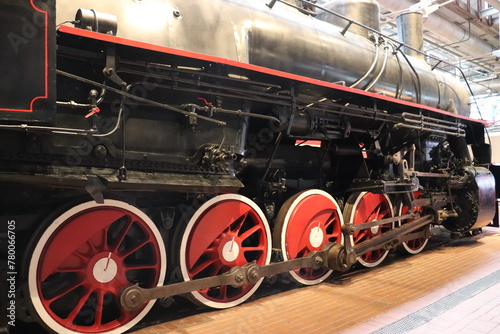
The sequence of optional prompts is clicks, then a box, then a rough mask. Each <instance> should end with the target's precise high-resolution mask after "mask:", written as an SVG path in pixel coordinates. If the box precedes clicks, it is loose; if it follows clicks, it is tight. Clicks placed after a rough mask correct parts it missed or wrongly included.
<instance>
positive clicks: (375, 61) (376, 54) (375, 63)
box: [349, 37, 380, 88]
mask: <svg viewBox="0 0 500 334" xmlns="http://www.w3.org/2000/svg"><path fill="white" fill-rule="evenodd" d="M379 54H380V51H379V42H378V38H377V37H375V58H374V59H373V62H372V65H371V66H370V68H369V69H368V71H366V73H365V74H364V75H363V76H362V77H361V78H359V79H358V80H356V82H355V83H353V84H352V85H351V86H349V88H355V87H356V86H357V85H359V83H360V82H361V81H363V80H365V79H366V78H367V77H368V76H369V75H370V74H371V73H372V71H373V69H374V68H375V66H376V65H377V63H378V56H379Z"/></svg>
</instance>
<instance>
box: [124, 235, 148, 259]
mask: <svg viewBox="0 0 500 334" xmlns="http://www.w3.org/2000/svg"><path fill="white" fill-rule="evenodd" d="M150 242H151V240H149V239H146V240H143V241H142V242H140V243H139V244H137V245H135V246H133V247H132V248H130V249H129V250H127V251H125V252H124V253H120V256H121V257H123V258H127V257H128V256H129V255H130V254H133V253H135V252H137V251H138V250H139V249H141V248H142V247H144V246H146V245H147V244H149V243H150Z"/></svg>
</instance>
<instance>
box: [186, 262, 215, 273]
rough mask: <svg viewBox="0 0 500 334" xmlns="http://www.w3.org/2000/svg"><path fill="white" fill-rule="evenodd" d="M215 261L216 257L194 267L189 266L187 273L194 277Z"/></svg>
mask: <svg viewBox="0 0 500 334" xmlns="http://www.w3.org/2000/svg"><path fill="white" fill-rule="evenodd" d="M216 261H217V260H216V259H210V260H207V261H205V262H203V263H201V264H199V265H198V266H196V268H191V269H190V270H189V273H190V275H191V276H192V277H196V275H198V274H199V273H200V272H202V271H203V270H205V269H207V268H208V267H209V266H210V265H213V264H214V263H215V262H216Z"/></svg>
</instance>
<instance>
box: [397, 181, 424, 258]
mask: <svg viewBox="0 0 500 334" xmlns="http://www.w3.org/2000/svg"><path fill="white" fill-rule="evenodd" d="M421 193H422V192H421V191H417V192H414V193H413V196H414V198H415V199H417V198H419V197H420V195H421ZM396 210H397V212H398V216H402V215H405V214H407V213H409V212H408V210H409V207H408V206H407V205H405V204H404V203H403V199H402V198H399V199H398V200H397V204H396ZM423 210H424V208H423V207H421V206H415V207H414V208H413V213H415V214H417V215H419V216H421V215H422V212H423ZM411 221H412V219H405V220H403V221H397V222H396V225H397V226H401V225H402V224H405V223H409V222H411ZM426 228H428V225H427V226H424V227H422V228H420V229H418V230H417V231H422V230H425V229H426ZM427 241H429V239H428V238H416V239H412V240H408V241H403V242H402V243H401V245H400V246H399V247H398V250H400V251H402V252H404V253H407V254H412V255H415V254H418V253H420V252H421V251H423V250H424V248H425V245H427Z"/></svg>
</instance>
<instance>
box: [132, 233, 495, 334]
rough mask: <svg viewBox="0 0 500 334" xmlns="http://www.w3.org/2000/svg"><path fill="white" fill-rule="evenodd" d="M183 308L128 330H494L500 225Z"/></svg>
mask: <svg viewBox="0 0 500 334" xmlns="http://www.w3.org/2000/svg"><path fill="white" fill-rule="evenodd" d="M287 288H288V289H290V290H286V289H287ZM186 305H189V304H184V305H182V303H181V304H174V305H173V306H171V307H170V308H162V307H158V306H155V308H154V309H153V311H154V312H153V313H152V314H151V316H149V315H148V317H147V318H146V319H145V321H143V322H142V324H141V326H143V328H141V329H137V330H136V331H135V332H133V333H135V334H158V333H179V334H180V333H182V334H186V333H214V334H216V333H221V334H222V333H242V334H243V333H301V334H302V333H345V334H357V333H372V332H375V333H380V334H382V333H403V332H412V333H425V334H431V333H500V229H499V228H492V227H487V228H484V229H483V233H482V234H480V235H477V236H474V237H470V238H465V239H460V240H449V239H448V238H447V236H438V237H436V238H434V241H433V243H432V244H430V245H428V247H427V248H426V249H425V250H424V251H423V252H422V253H420V254H418V255H414V256H400V255H397V254H391V255H390V256H389V257H388V258H387V259H386V261H385V262H384V263H383V264H382V265H381V266H379V267H377V268H372V269H361V270H351V271H350V272H348V273H345V274H337V275H333V276H332V277H330V278H329V279H328V280H327V281H326V282H323V283H321V284H319V285H316V286H312V287H295V288H293V286H292V287H290V286H287V287H285V286H283V283H281V282H276V283H274V284H271V285H269V284H268V285H267V286H262V287H261V288H260V289H259V292H258V296H257V297H255V298H251V299H250V300H249V301H247V302H246V303H244V304H243V305H240V306H238V307H235V308H232V309H226V310H215V311H214V310H200V309H199V308H195V307H192V306H186ZM161 321H168V322H163V323H159V322H161Z"/></svg>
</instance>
